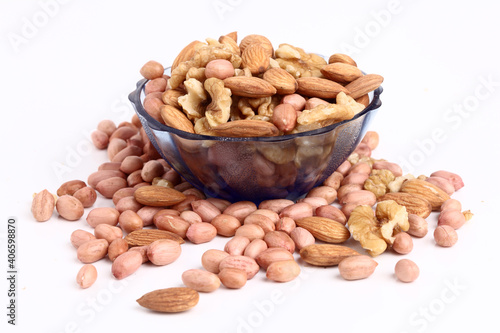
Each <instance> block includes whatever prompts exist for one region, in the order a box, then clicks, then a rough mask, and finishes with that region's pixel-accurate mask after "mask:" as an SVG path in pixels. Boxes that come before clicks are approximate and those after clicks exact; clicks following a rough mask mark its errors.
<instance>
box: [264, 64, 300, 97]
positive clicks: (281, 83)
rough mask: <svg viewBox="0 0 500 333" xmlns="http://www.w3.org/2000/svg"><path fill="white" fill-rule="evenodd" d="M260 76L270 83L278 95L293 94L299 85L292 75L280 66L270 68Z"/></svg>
mask: <svg viewBox="0 0 500 333" xmlns="http://www.w3.org/2000/svg"><path fill="white" fill-rule="evenodd" d="M262 78H263V79H264V80H265V81H267V82H269V83H270V84H272V86H273V87H274V88H276V91H277V93H278V94H280V95H289V94H293V93H294V92H295V91H296V90H297V89H298V87H299V84H298V83H297V81H296V80H295V78H294V77H293V75H292V74H290V73H288V72H287V71H286V70H284V69H282V68H270V69H268V70H267V71H266V72H265V73H264V75H263V76H262Z"/></svg>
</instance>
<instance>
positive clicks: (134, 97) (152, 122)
mask: <svg viewBox="0 0 500 333" xmlns="http://www.w3.org/2000/svg"><path fill="white" fill-rule="evenodd" d="M167 70H170V67H167V68H165V71H167ZM148 82H149V80H148V79H141V80H139V81H138V82H137V84H136V89H135V90H134V91H132V92H131V93H130V94H129V95H128V99H129V100H130V102H131V103H132V105H133V106H134V108H135V111H136V112H137V113H138V114H139V115H141V116H142V117H143V118H144V119H145V120H146V121H147V123H148V126H149V127H150V128H151V129H153V130H155V131H162V132H169V133H173V134H175V135H177V136H179V137H181V138H184V139H188V140H212V141H224V142H228V141H231V142H248V141H255V142H282V141H287V140H290V139H295V138H300V137H304V136H312V135H318V134H323V133H327V132H330V131H332V130H333V129H335V128H337V127H338V126H341V125H343V124H346V123H349V122H351V121H355V120H356V119H358V118H360V117H363V116H364V115H366V114H368V113H370V112H372V111H374V110H376V109H378V108H379V107H380V106H381V105H382V101H381V100H380V94H382V92H383V88H382V86H380V87H378V88H377V89H375V90H374V91H373V98H372V100H371V102H370V104H368V106H367V107H365V108H364V109H363V110H362V111H361V112H359V113H357V114H356V115H354V117H352V118H351V119H347V120H344V121H341V122H338V123H335V124H331V125H328V126H325V127H321V128H318V129H314V130H311V131H305V132H300V133H294V134H285V135H278V136H265V137H224V136H212V135H204V134H196V133H189V132H185V131H181V130H179V129H176V128H174V127H170V126H168V125H165V124H162V123H160V122H159V121H158V120H156V119H154V118H153V117H152V116H151V115H150V114H149V113H148V112H147V111H146V110H145V109H144V107H143V105H142V101H141V94H142V93H143V92H144V89H145V86H146V84H147V83H148Z"/></svg>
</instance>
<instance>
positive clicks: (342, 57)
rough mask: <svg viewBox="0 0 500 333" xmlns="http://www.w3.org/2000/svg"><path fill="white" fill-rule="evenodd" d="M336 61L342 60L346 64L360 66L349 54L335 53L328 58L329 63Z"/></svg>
mask: <svg viewBox="0 0 500 333" xmlns="http://www.w3.org/2000/svg"><path fill="white" fill-rule="evenodd" d="M336 62H341V63H344V64H349V65H352V66H358V65H357V64H356V61H354V60H353V59H352V58H351V57H349V56H348V55H347V54H342V53H335V54H332V55H331V56H330V58H328V63H329V64H333V63H336Z"/></svg>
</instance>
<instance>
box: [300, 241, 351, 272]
mask: <svg viewBox="0 0 500 333" xmlns="http://www.w3.org/2000/svg"><path fill="white" fill-rule="evenodd" d="M299 253H300V257H301V258H302V259H303V260H304V261H305V262H307V263H308V264H311V265H314V266H321V267H328V266H336V265H338V264H339V263H340V262H341V261H342V260H343V259H345V258H347V257H351V256H357V255H360V253H358V252H357V251H355V250H353V249H351V248H349V247H347V246H342V245H334V244H313V245H309V246H306V247H304V248H303V249H301V250H300V252H299Z"/></svg>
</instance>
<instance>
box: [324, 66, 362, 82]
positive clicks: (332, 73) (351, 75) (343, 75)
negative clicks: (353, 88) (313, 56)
mask: <svg viewBox="0 0 500 333" xmlns="http://www.w3.org/2000/svg"><path fill="white" fill-rule="evenodd" d="M321 73H322V74H323V75H324V76H325V77H326V78H327V79H330V80H333V81H335V82H338V83H349V82H352V81H354V80H356V79H357V78H359V77H361V76H363V72H361V70H360V69H359V68H358V67H356V66H353V65H350V64H346V63H342V62H336V63H332V64H328V65H326V66H324V67H323V68H322V69H321Z"/></svg>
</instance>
